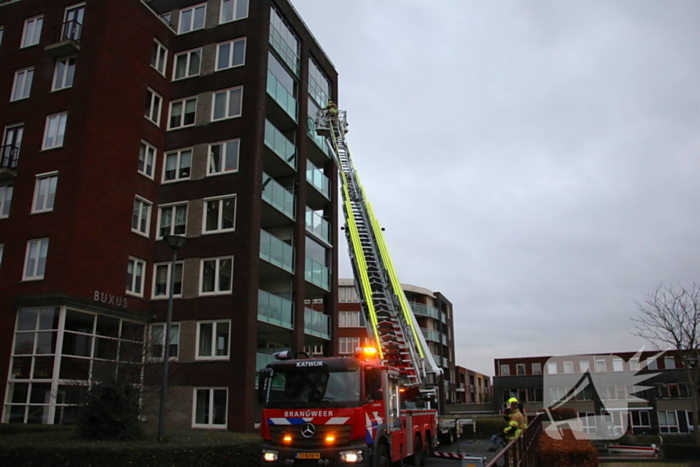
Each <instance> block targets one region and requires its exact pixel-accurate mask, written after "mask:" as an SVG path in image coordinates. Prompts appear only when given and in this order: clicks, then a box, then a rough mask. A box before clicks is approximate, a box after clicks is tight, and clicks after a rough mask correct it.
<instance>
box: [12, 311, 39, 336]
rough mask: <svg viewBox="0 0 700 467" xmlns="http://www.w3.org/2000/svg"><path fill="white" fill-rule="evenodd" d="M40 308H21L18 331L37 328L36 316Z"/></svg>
mask: <svg viewBox="0 0 700 467" xmlns="http://www.w3.org/2000/svg"><path fill="white" fill-rule="evenodd" d="M38 314H39V310H36V309H34V308H29V309H25V310H19V312H18V313H17V330H18V331H33V330H34V329H36V318H37V315H38Z"/></svg>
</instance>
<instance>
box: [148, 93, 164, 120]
mask: <svg viewBox="0 0 700 467" xmlns="http://www.w3.org/2000/svg"><path fill="white" fill-rule="evenodd" d="M161 105H163V98H162V97H161V96H160V94H158V93H157V92H155V91H154V90H152V89H151V88H149V89H148V90H147V91H146V111H145V113H144V116H145V117H146V118H147V119H149V120H150V121H152V122H153V123H155V124H156V125H160V108H161Z"/></svg>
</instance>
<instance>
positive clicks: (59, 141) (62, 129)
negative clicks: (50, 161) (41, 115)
mask: <svg viewBox="0 0 700 467" xmlns="http://www.w3.org/2000/svg"><path fill="white" fill-rule="evenodd" d="M54 119H57V120H58V122H57V123H56V125H55V126H54V124H53V121H54ZM67 125H68V112H60V113H56V114H53V115H48V116H47V117H46V125H45V126H44V137H43V139H42V142H41V149H42V150H43V151H45V150H48V149H55V148H61V147H63V143H64V141H65V139H66V126H67ZM54 131H55V132H54ZM49 138H50V139H49ZM49 141H50V142H49Z"/></svg>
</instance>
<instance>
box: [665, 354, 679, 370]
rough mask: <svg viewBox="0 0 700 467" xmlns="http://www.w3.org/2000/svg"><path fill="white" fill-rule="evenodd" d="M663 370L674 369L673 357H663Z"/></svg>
mask: <svg viewBox="0 0 700 467" xmlns="http://www.w3.org/2000/svg"><path fill="white" fill-rule="evenodd" d="M664 368H665V369H667V370H675V369H676V360H675V358H673V357H664Z"/></svg>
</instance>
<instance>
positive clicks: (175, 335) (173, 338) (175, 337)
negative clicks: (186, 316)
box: [149, 323, 180, 361]
mask: <svg viewBox="0 0 700 467" xmlns="http://www.w3.org/2000/svg"><path fill="white" fill-rule="evenodd" d="M165 325H166V323H153V324H151V325H150V326H149V336H150V339H151V341H150V344H151V351H150V355H149V357H150V358H152V359H155V360H159V361H163V357H164V356H165ZM155 328H162V331H161V335H160V339H158V340H159V342H156V337H154V332H153V330H154V329H155ZM173 329H177V332H176V333H173ZM173 341H174V342H173ZM154 345H160V346H161V347H162V349H161V352H160V355H159V356H155V355H153V346H154ZM170 345H176V346H177V352H175V354H174V355H173V353H172V352H170V356H169V357H170V358H168V361H171V360H177V359H178V357H179V356H180V323H170Z"/></svg>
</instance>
